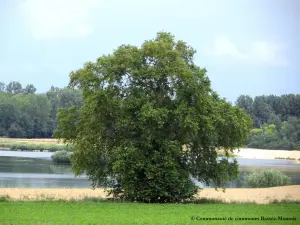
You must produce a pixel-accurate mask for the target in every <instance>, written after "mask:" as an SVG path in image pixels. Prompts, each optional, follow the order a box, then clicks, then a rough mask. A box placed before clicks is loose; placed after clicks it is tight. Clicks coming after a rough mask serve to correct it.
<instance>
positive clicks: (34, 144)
mask: <svg viewBox="0 0 300 225" xmlns="http://www.w3.org/2000/svg"><path fill="white" fill-rule="evenodd" d="M0 148H5V149H8V150H12V151H49V152H56V151H61V150H70V149H68V147H67V146H66V145H65V144H62V143H59V142H58V141H57V139H17V138H16V139H14V138H0Z"/></svg>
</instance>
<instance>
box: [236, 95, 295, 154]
mask: <svg viewBox="0 0 300 225" xmlns="http://www.w3.org/2000/svg"><path fill="white" fill-rule="evenodd" d="M236 105H238V106H240V107H241V108H243V109H244V110H245V111H246V112H247V113H248V114H249V115H250V116H251V117H252V120H253V126H254V129H253V130H252V131H251V132H250V134H249V138H248V140H247V141H246V143H245V144H246V146H247V147H249V148H263V149H286V150H300V95H299V94H296V95H295V94H289V95H282V96H275V95H268V96H257V97H255V98H254V99H253V98H251V97H250V96H248V95H241V96H240V97H238V99H237V101H236Z"/></svg>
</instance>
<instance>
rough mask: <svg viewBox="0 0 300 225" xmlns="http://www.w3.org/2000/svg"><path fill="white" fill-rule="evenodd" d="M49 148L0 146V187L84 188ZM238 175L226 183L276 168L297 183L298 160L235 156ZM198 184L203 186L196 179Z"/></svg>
mask: <svg viewBox="0 0 300 225" xmlns="http://www.w3.org/2000/svg"><path fill="white" fill-rule="evenodd" d="M52 154H53V153H49V152H14V151H5V150H0V188H9V187H20V188H21V187H26V188H66V187H73V188H86V187H91V182H90V181H89V180H88V179H87V177H86V176H81V177H75V176H74V174H73V172H72V168H71V166H70V165H57V164H54V163H53V162H52V160H51V158H50V157H51V155H52ZM237 160H238V162H239V164H240V172H241V174H240V179H239V180H235V181H233V182H230V183H228V184H227V187H228V188H229V187H231V188H233V187H235V188H241V187H243V180H244V178H245V176H247V175H248V174H249V173H250V172H252V171H259V170H264V169H271V168H273V169H278V170H280V171H282V172H283V173H284V174H286V175H288V176H290V177H291V178H292V184H294V185H296V184H300V164H296V163H295V162H294V161H292V160H278V159H274V160H265V159H237ZM197 185H199V186H200V187H205V186H204V185H203V184H201V183H197Z"/></svg>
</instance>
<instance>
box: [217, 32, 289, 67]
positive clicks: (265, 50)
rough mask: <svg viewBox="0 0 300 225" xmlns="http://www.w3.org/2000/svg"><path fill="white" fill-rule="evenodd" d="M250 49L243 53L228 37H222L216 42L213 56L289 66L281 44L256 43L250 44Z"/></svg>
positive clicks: (268, 64)
mask: <svg viewBox="0 0 300 225" xmlns="http://www.w3.org/2000/svg"><path fill="white" fill-rule="evenodd" d="M248 47H249V48H248V49H246V50H245V51H241V50H240V49H238V47H237V46H236V45H235V44H234V43H233V42H232V41H231V40H230V39H229V38H228V37H226V36H223V35H222V36H218V37H217V38H216V39H215V40H214V45H213V55H214V56H216V57H220V58H225V59H234V60H238V61H243V62H248V63H255V64H262V65H267V66H287V65H288V61H287V59H285V58H284V56H283V54H282V52H283V51H284V50H285V49H284V48H283V46H280V45H279V44H276V43H271V42H266V41H255V42H252V43H250V44H248Z"/></svg>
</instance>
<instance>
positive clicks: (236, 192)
mask: <svg viewBox="0 0 300 225" xmlns="http://www.w3.org/2000/svg"><path fill="white" fill-rule="evenodd" d="M0 196H9V197H10V198H11V200H47V199H48V200H51V199H64V200H70V199H76V200H80V199H83V198H84V197H96V198H106V197H107V196H106V193H105V192H104V190H103V189H101V188H97V189H95V190H93V189H91V188H49V189H48V188H0ZM199 197H205V198H212V199H222V200H224V201H225V202H231V201H237V202H256V203H258V204H267V203H269V202H270V201H272V200H275V199H276V200H279V201H280V200H283V199H287V200H299V201H300V185H292V186H284V187H273V188H228V189H226V191H225V193H224V192H223V191H222V189H219V190H218V191H216V190H215V189H214V188H205V189H203V190H201V191H199Z"/></svg>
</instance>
